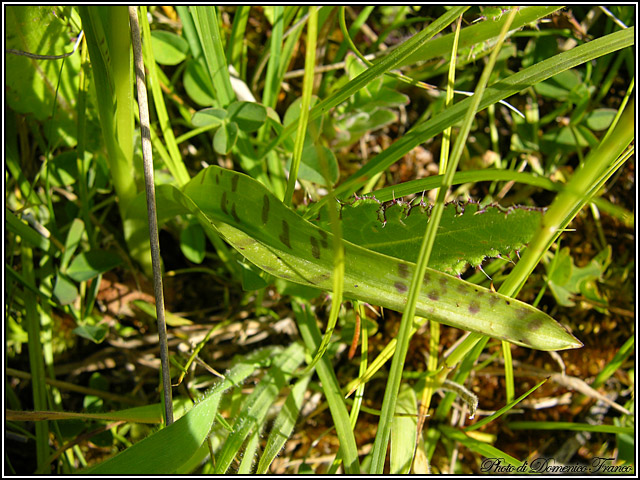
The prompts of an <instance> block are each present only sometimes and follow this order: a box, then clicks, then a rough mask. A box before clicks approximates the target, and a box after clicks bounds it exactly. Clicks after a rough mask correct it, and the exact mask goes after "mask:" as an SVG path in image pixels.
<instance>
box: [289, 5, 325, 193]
mask: <svg viewBox="0 0 640 480" xmlns="http://www.w3.org/2000/svg"><path fill="white" fill-rule="evenodd" d="M317 37H318V10H317V9H316V7H310V9H309V20H308V23H307V45H306V52H307V53H306V55H305V59H304V80H303V83H302V105H301V106H300V117H299V118H298V123H297V128H298V133H297V135H296V140H295V143H294V147H293V158H292V161H291V171H290V172H289V179H288V181H287V191H286V192H285V194H284V204H285V205H287V206H291V201H292V199H293V191H294V189H295V186H296V180H297V178H298V169H299V168H300V162H301V161H302V149H303V147H304V138H305V134H306V132H307V123H308V120H309V106H310V105H311V92H312V90H313V77H314V68H315V65H316V39H317Z"/></svg>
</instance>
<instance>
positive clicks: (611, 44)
mask: <svg viewBox="0 0 640 480" xmlns="http://www.w3.org/2000/svg"><path fill="white" fill-rule="evenodd" d="M633 41H634V31H633V28H629V29H627V30H623V31H618V32H615V33H612V34H609V35H607V36H605V37H601V38H598V39H595V40H593V41H592V42H589V43H588V44H584V45H579V46H577V47H576V48H573V49H572V50H570V51H568V52H563V53H560V54H558V55H555V56H553V57H551V58H548V59H546V60H543V61H542V62H539V63H537V64H535V65H532V66H531V67H527V68H525V69H523V70H521V71H519V72H517V73H515V74H513V75H511V76H510V77H507V78H505V79H504V80H501V81H499V82H497V83H495V84H493V85H491V86H489V87H487V89H486V91H485V93H484V95H483V98H482V102H481V103H480V105H479V108H478V110H479V111H480V110H483V109H484V108H486V107H487V106H489V105H492V104H494V103H496V102H498V101H499V100H503V99H505V98H507V97H510V96H511V95H514V94H516V93H518V92H520V91H522V90H523V89H526V88H528V87H530V86H532V85H535V84H537V83H540V82H542V81H544V80H546V79H548V78H550V77H552V76H553V75H556V74H558V73H560V72H563V71H565V70H568V69H570V68H574V67H576V66H578V65H581V64H583V63H586V62H588V61H590V60H593V59H595V58H598V57H601V56H603V55H606V54H608V53H611V52H614V51H616V50H619V49H622V48H625V47H628V46H631V45H633ZM377 65H378V64H376V66H377ZM354 80H356V79H354ZM472 100H473V98H466V99H464V100H461V101H459V102H457V103H456V104H454V105H453V106H452V107H450V108H448V109H446V110H444V111H443V112H441V113H439V114H438V116H437V117H434V118H433V119H432V120H429V121H427V122H425V123H421V124H417V125H416V126H414V127H413V128H412V129H411V130H410V131H409V132H408V133H407V134H405V135H404V136H403V137H402V138H400V139H399V140H397V141H396V142H395V143H393V144H392V145H391V146H390V147H389V148H387V149H386V150H384V151H383V152H382V153H380V154H378V155H377V156H376V157H374V158H372V159H371V160H369V162H367V164H366V165H364V166H363V167H362V168H361V169H360V170H358V171H357V172H356V173H354V174H353V175H351V177H349V178H347V179H346V180H345V181H344V182H343V183H342V184H340V185H339V186H338V187H336V195H339V196H344V195H348V194H350V193H351V192H354V191H356V190H357V189H358V188H359V187H360V186H361V185H363V184H364V183H365V182H366V181H367V180H368V179H369V178H371V177H372V176H374V175H376V174H378V173H379V172H381V171H384V170H386V169H387V168H388V167H389V166H390V165H392V164H393V163H395V162H396V161H397V160H399V159H400V158H402V156H403V155H405V154H407V153H408V152H409V151H410V150H412V149H413V148H415V147H416V146H418V145H420V144H421V143H424V142H425V141H427V140H429V139H430V138H433V137H434V136H436V135H437V134H439V133H440V132H442V131H443V130H444V129H445V128H447V127H450V126H451V125H454V124H455V123H456V122H458V121H460V120H461V119H462V117H463V115H464V112H466V111H467V110H468V108H469V106H470V105H471V102H472ZM316 108H317V106H316ZM325 203H326V200H324V199H323V200H321V201H319V202H317V203H316V204H314V205H313V206H312V207H311V208H310V209H309V211H308V212H307V217H311V216H313V215H316V214H317V212H318V211H319V210H320V208H322V207H323V206H324V204H325Z"/></svg>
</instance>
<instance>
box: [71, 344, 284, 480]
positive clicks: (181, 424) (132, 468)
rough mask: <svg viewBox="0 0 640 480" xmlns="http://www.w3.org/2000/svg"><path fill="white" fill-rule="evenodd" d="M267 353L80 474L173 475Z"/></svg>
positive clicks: (245, 361) (238, 367)
mask: <svg viewBox="0 0 640 480" xmlns="http://www.w3.org/2000/svg"><path fill="white" fill-rule="evenodd" d="M270 353H273V350H266V349H265V350H260V351H258V352H255V353H254V354H252V355H249V356H248V357H246V358H244V359H243V360H242V361H240V362H238V363H236V364H235V365H234V367H233V368H232V369H231V370H230V371H229V372H228V374H227V375H226V378H225V379H224V380H223V381H221V382H220V383H218V384H217V385H216V386H215V387H214V388H213V389H212V390H211V392H210V393H208V394H207V395H206V397H205V398H204V399H203V400H202V401H200V402H199V403H198V404H197V405H196V406H194V407H193V408H192V409H191V410H189V412H188V413H187V414H186V415H184V416H183V417H181V418H180V419H179V420H177V421H176V422H174V423H173V424H171V425H169V426H167V427H166V428H163V429H162V430H159V431H157V432H156V433H154V434H152V435H150V436H148V437H147V438H145V439H144V440H141V441H140V442H138V443H136V444H135V445H133V446H131V447H129V448H127V449H126V450H124V451H122V452H120V453H119V454H118V455H116V456H115V457H112V458H110V459H109V460H107V461H105V462H102V463H101V464H99V465H97V466H95V467H93V468H90V469H87V470H84V471H83V473H85V474H88V475H89V474H91V475H96V474H97V475H101V474H108V475H117V474H127V475H132V474H133V475H135V474H147V475H153V474H163V475H166V474H168V473H171V472H175V471H176V469H178V468H179V467H180V466H181V465H182V464H184V463H185V462H187V461H188V460H189V459H190V458H191V457H192V456H193V454H194V453H195V452H196V451H197V450H198V449H199V448H200V446H201V445H202V443H203V442H204V441H205V439H206V438H207V435H208V434H209V431H210V429H211V426H212V424H213V420H214V418H215V415H216V413H217V411H218V405H219V403H220V399H221V397H222V395H223V393H224V392H225V390H227V389H228V388H230V387H232V386H235V385H238V384H239V383H241V382H242V381H243V380H244V379H245V378H247V377H248V376H249V375H251V374H252V373H253V372H254V371H255V370H256V368H259V367H260V366H262V365H263V364H264V363H265V362H266V361H268V358H269V354H270ZM168 445H169V446H170V445H174V448H167V446H168Z"/></svg>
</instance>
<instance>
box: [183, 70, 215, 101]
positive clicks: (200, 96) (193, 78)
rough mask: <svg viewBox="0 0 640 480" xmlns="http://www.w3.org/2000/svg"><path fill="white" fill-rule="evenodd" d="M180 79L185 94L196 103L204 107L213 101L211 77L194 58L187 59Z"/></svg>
mask: <svg viewBox="0 0 640 480" xmlns="http://www.w3.org/2000/svg"><path fill="white" fill-rule="evenodd" d="M182 81H183V83H184V89H185V90H186V92H187V95H189V98H191V100H193V101H194V102H196V103H197V104H198V105H201V106H203V107H206V106H211V105H213V104H214V103H215V100H214V93H213V89H212V87H211V79H210V78H209V77H208V75H207V72H206V70H205V69H204V67H203V66H202V65H201V64H200V62H198V61H196V60H189V61H187V67H186V68H185V70H184V75H183V77H182Z"/></svg>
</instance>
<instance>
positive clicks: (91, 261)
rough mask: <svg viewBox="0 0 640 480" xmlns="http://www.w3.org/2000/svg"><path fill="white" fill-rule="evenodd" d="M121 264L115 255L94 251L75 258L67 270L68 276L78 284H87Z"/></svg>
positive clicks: (98, 250)
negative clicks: (88, 281)
mask: <svg viewBox="0 0 640 480" xmlns="http://www.w3.org/2000/svg"><path fill="white" fill-rule="evenodd" d="M120 263H122V260H121V259H120V257H119V256H118V255H116V254H115V253H112V252H109V251H107V250H100V249H94V250H91V251H89V252H82V253H81V254H80V255H78V256H77V257H76V258H74V259H73V261H72V262H71V265H69V268H68V269H67V275H69V277H71V278H72V279H73V280H75V281H76V282H85V281H87V280H90V279H92V278H93V277H97V276H98V275H99V274H101V273H104V272H108V271H109V270H111V269H112V268H115V267H117V266H118V265H120Z"/></svg>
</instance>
